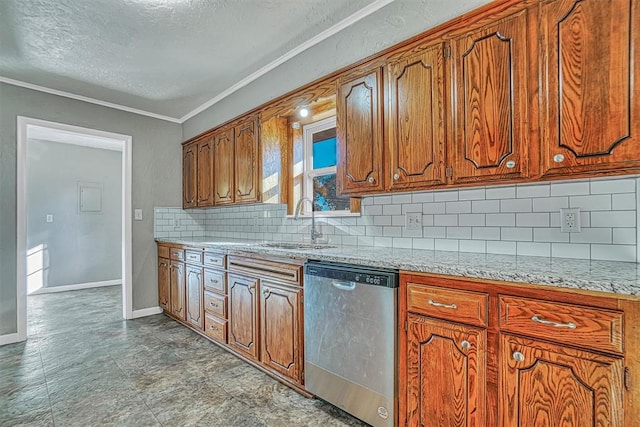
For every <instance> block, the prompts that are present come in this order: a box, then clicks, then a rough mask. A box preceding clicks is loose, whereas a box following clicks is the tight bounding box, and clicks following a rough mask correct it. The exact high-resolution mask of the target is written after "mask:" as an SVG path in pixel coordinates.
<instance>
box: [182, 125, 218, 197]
mask: <svg viewBox="0 0 640 427" xmlns="http://www.w3.org/2000/svg"><path fill="white" fill-rule="evenodd" d="M212 149H213V140H212V138H210V137H209V138H204V139H200V140H198V141H194V142H191V143H189V144H186V145H184V146H183V147H182V196H183V199H182V206H183V207H184V208H185V209H186V208H195V207H198V206H212V205H213V170H212V167H213V150H212Z"/></svg>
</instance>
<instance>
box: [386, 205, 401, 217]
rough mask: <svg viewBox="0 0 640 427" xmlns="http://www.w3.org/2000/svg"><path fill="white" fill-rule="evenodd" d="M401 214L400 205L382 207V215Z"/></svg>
mask: <svg viewBox="0 0 640 427" xmlns="http://www.w3.org/2000/svg"><path fill="white" fill-rule="evenodd" d="M400 214H402V205H384V206H383V207H382V215H400Z"/></svg>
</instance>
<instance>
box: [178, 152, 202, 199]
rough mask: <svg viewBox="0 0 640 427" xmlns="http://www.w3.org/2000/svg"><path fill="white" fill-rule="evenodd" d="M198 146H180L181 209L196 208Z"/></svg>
mask: <svg viewBox="0 0 640 427" xmlns="http://www.w3.org/2000/svg"><path fill="white" fill-rule="evenodd" d="M197 152H198V144H197V143H195V142H194V143H190V144H187V145H184V146H182V207H183V208H185V209H186V208H194V207H196V206H198V164H197V159H196V157H197Z"/></svg>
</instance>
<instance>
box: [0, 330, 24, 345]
mask: <svg viewBox="0 0 640 427" xmlns="http://www.w3.org/2000/svg"><path fill="white" fill-rule="evenodd" d="M19 341H20V340H19V339H18V334H17V333H16V334H6V335H0V345H5V344H13V343H16V342H19Z"/></svg>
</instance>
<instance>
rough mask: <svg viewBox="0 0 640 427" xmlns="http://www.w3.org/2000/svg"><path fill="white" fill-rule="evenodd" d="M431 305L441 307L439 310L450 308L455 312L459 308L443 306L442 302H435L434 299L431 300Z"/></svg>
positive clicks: (449, 305)
mask: <svg viewBox="0 0 640 427" xmlns="http://www.w3.org/2000/svg"><path fill="white" fill-rule="evenodd" d="M429 305H432V306H434V307H439V308H450V309H452V310H455V309H457V308H458V306H457V305H455V304H442V303H441V302H435V301H434V300H432V299H430V300H429Z"/></svg>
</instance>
